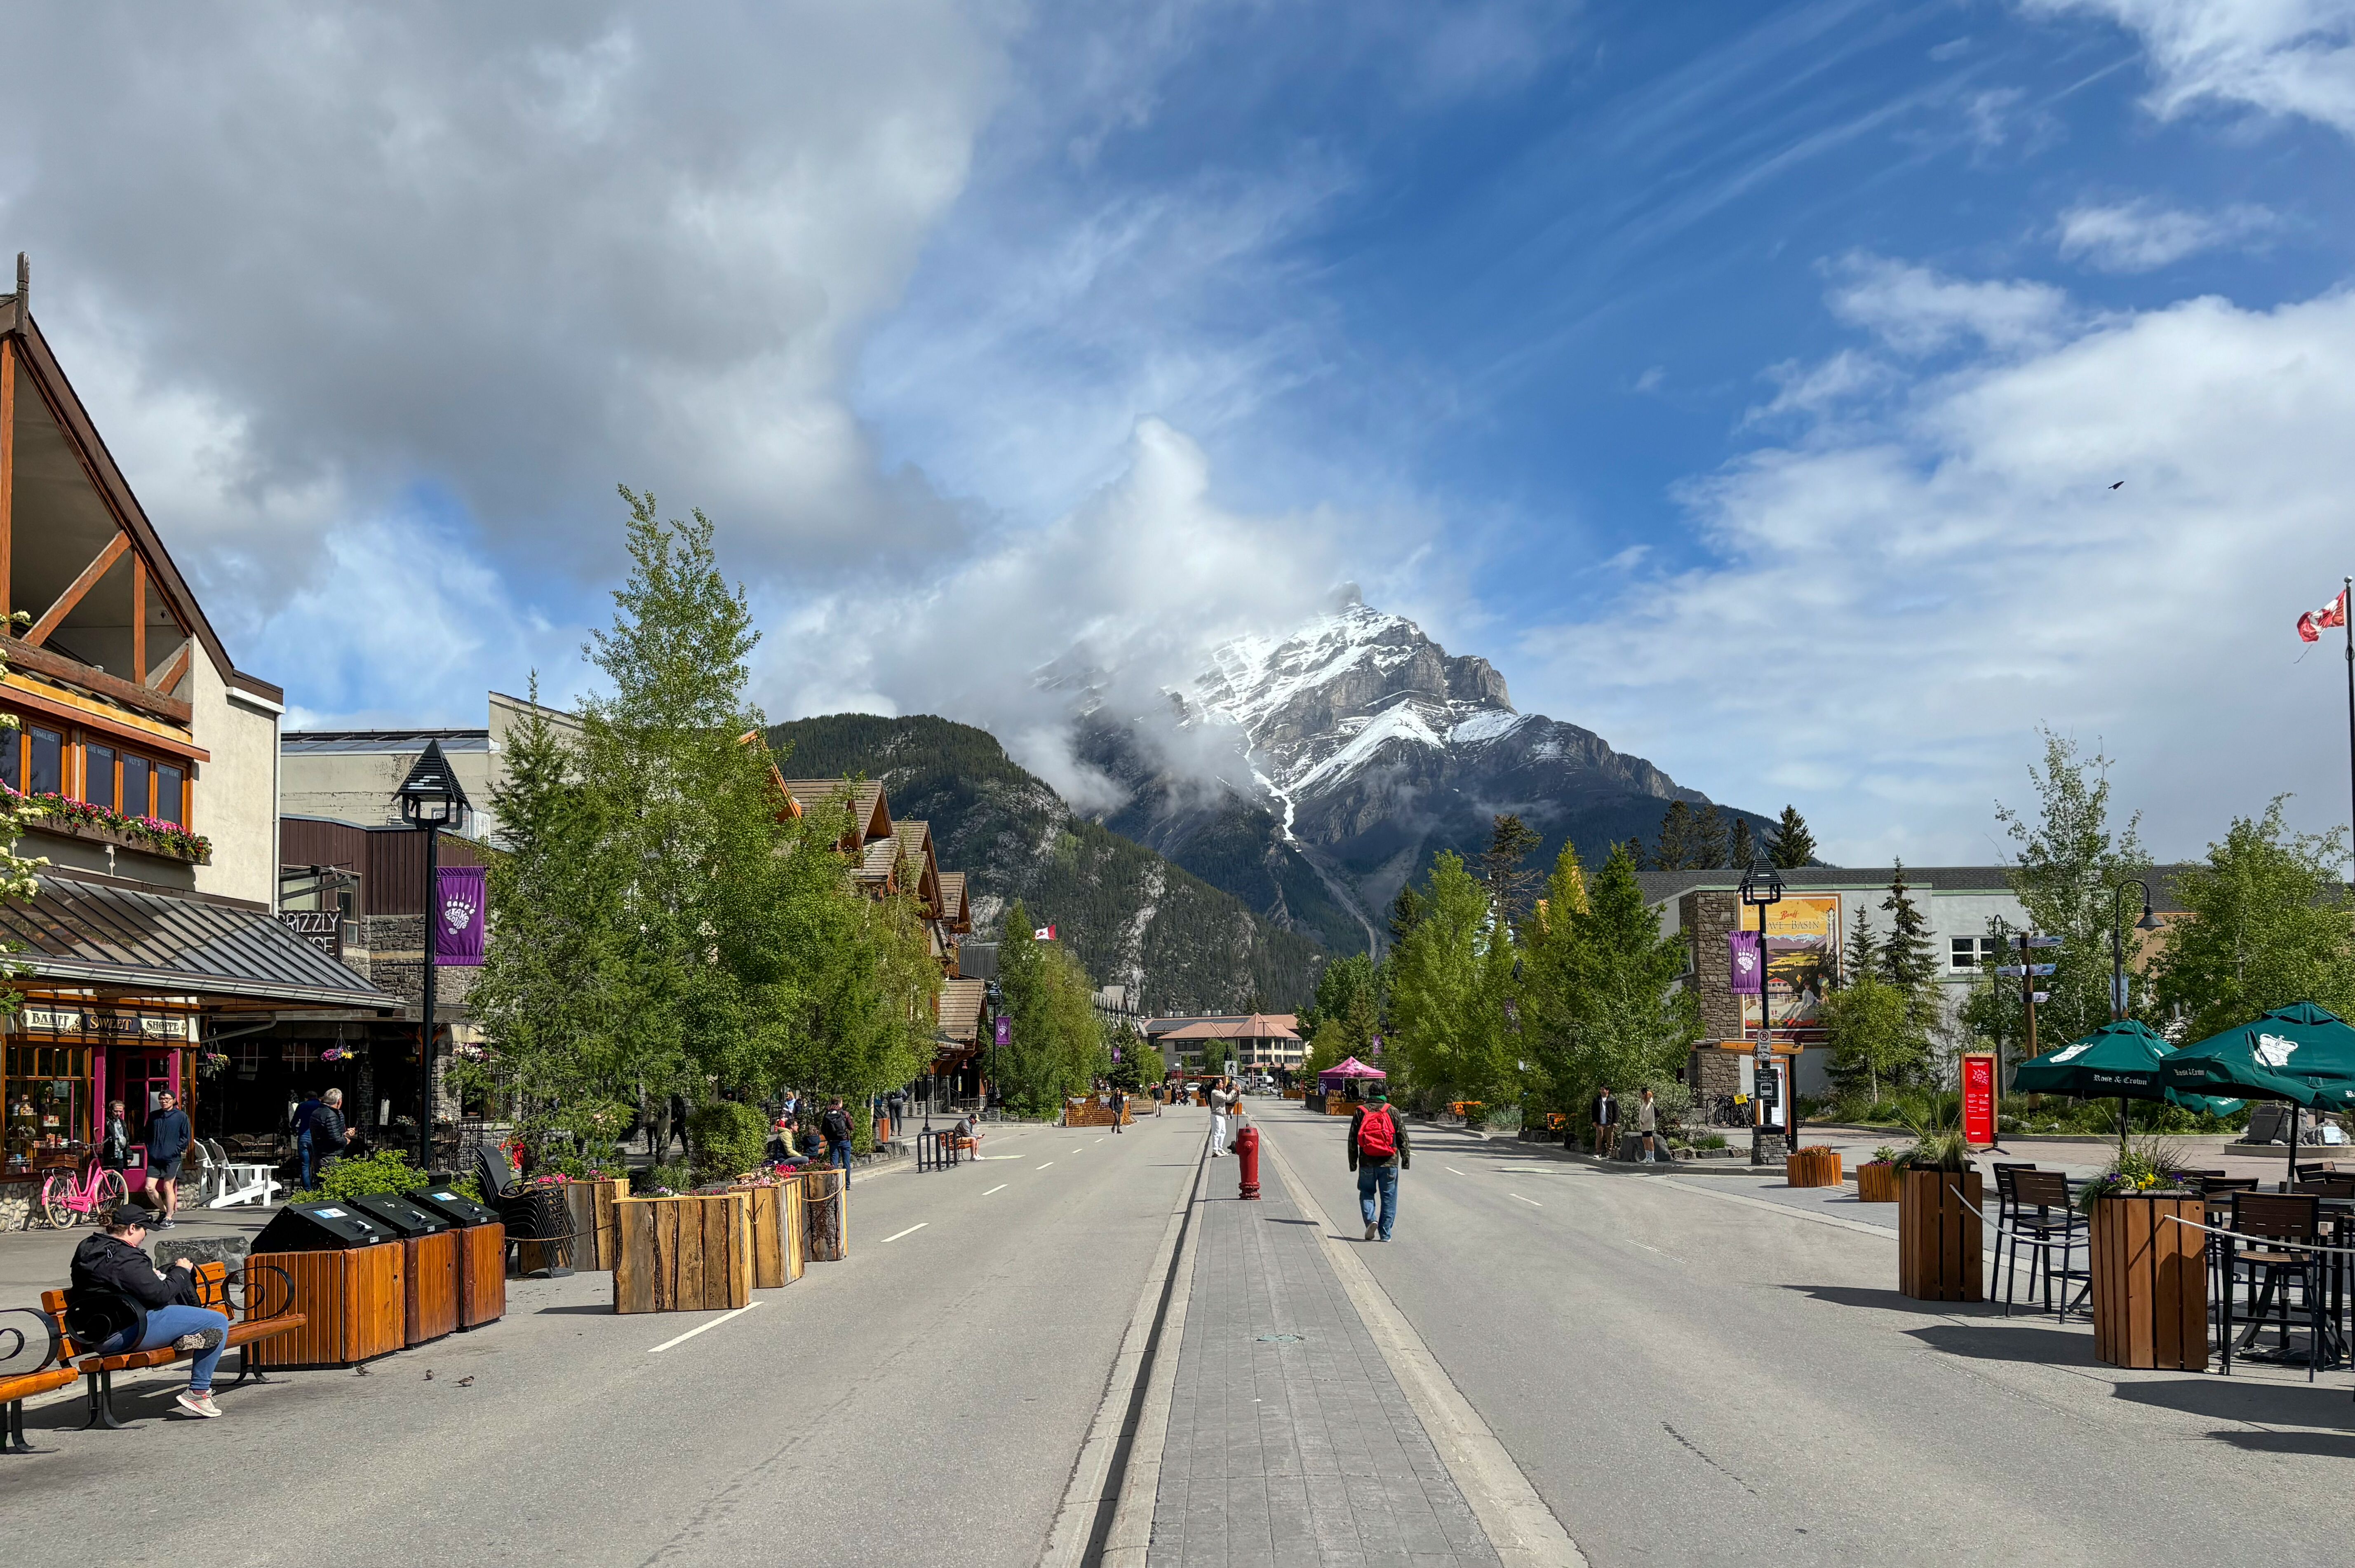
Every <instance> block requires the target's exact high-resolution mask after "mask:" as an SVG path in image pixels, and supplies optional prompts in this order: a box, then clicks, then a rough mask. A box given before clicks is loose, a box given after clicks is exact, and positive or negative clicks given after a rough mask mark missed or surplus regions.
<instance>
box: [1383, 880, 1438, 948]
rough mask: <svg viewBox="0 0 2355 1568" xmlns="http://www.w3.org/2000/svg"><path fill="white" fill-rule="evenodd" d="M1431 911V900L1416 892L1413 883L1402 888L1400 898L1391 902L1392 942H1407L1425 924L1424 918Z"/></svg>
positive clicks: (1399, 891) (1399, 892) (1399, 893)
mask: <svg viewBox="0 0 2355 1568" xmlns="http://www.w3.org/2000/svg"><path fill="white" fill-rule="evenodd" d="M1430 911H1431V903H1430V900H1428V899H1426V898H1425V897H1423V895H1422V894H1420V893H1417V892H1416V891H1415V890H1414V884H1413V883H1412V882H1410V883H1408V884H1407V885H1404V886H1403V887H1401V888H1400V889H1399V890H1398V896H1397V897H1396V898H1393V899H1391V941H1392V942H1403V941H1405V940H1406V939H1407V937H1408V935H1409V934H1410V933H1411V932H1412V931H1413V929H1414V928H1415V927H1417V926H1420V925H1422V924H1423V916H1425V915H1427V914H1429V913H1430Z"/></svg>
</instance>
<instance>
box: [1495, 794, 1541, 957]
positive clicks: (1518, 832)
mask: <svg viewBox="0 0 2355 1568" xmlns="http://www.w3.org/2000/svg"><path fill="white" fill-rule="evenodd" d="M1543 842H1545V841H1544V839H1543V838H1542V837H1540V834H1539V833H1538V831H1537V830H1536V829H1535V828H1532V827H1530V826H1529V824H1528V823H1526V822H1524V821H1521V819H1520V818H1518V817H1517V816H1514V815H1512V814H1511V813H1510V812H1506V813H1502V814H1500V815H1498V816H1497V818H1496V820H1495V822H1494V825H1493V827H1492V829H1491V831H1490V832H1489V835H1488V853H1486V854H1484V855H1482V856H1481V857H1480V875H1481V879H1482V880H1483V881H1485V882H1486V883H1487V885H1488V899H1489V903H1490V904H1491V906H1493V907H1494V908H1495V910H1496V912H1497V920H1498V921H1499V922H1500V923H1502V924H1503V925H1504V926H1506V927H1508V928H1509V927H1516V926H1518V925H1519V924H1520V923H1521V921H1522V920H1523V919H1525V918H1527V917H1528V915H1529V904H1530V901H1531V900H1532V898H1533V897H1534V896H1535V895H1536V893H1537V885H1538V881H1539V877H1538V874H1537V873H1536V872H1533V871H1529V870H1527V869H1525V868H1524V866H1523V865H1522V862H1524V861H1526V860H1528V859H1529V856H1530V855H1531V854H1533V853H1536V851H1537V848H1538V846H1539V845H1540V844H1541V843H1543Z"/></svg>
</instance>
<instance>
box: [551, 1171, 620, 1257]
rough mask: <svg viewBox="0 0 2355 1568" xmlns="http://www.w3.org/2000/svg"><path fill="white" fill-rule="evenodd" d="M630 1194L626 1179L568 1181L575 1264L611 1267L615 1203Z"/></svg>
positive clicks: (566, 1208) (566, 1193)
mask: <svg viewBox="0 0 2355 1568" xmlns="http://www.w3.org/2000/svg"><path fill="white" fill-rule="evenodd" d="M629 1195H630V1184H629V1182H627V1181H618V1180H607V1181H567V1182H566V1183H565V1184H564V1213H565V1215H566V1217H567V1218H569V1219H570V1221H571V1223H572V1234H573V1238H574V1240H573V1243H572V1266H573V1267H574V1268H576V1269H581V1268H586V1269H591V1270H596V1269H611V1268H612V1267H613V1248H614V1246H615V1245H617V1243H618V1241H619V1239H620V1238H619V1237H618V1236H617V1235H616V1234H615V1232H614V1224H615V1221H614V1218H613V1205H614V1204H615V1203H618V1202H621V1201H622V1200H623V1199H624V1198H626V1197H628V1196H629Z"/></svg>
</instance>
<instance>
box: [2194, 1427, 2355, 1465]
mask: <svg viewBox="0 0 2355 1568" xmlns="http://www.w3.org/2000/svg"><path fill="white" fill-rule="evenodd" d="M2208 1436H2209V1438H2210V1440H2211V1441H2212V1442H2217V1443H2226V1444H2230V1445H2231V1446H2233V1447H2235V1448H2238V1449H2240V1450H2241V1451H2242V1452H2243V1453H2247V1454H2311V1455H2314V1456H2316V1457H2318V1458H2324V1459H2355V1436H2346V1435H2344V1434H2341V1433H2336V1432H2211V1433H2210V1434H2208Z"/></svg>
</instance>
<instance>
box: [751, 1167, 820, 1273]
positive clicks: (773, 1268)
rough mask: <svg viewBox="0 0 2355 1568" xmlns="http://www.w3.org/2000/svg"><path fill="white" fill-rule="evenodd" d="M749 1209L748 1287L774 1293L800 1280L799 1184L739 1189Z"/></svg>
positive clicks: (767, 1185) (800, 1198)
mask: <svg viewBox="0 0 2355 1568" xmlns="http://www.w3.org/2000/svg"><path fill="white" fill-rule="evenodd" d="M740 1191H741V1192H743V1194H744V1196H745V1197H746V1198H747V1199H748V1200H749V1201H750V1202H751V1206H752V1288H753V1289H755V1290H774V1289H777V1288H778V1287H781V1286H786V1285H791V1284H792V1283H793V1282H794V1280H796V1279H799V1278H800V1277H802V1266H803V1262H804V1257H805V1243H804V1241H803V1238H802V1184H801V1182H800V1181H798V1180H796V1181H782V1182H777V1183H773V1184H763V1185H761V1186H757V1187H745V1188H741V1189H740Z"/></svg>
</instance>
